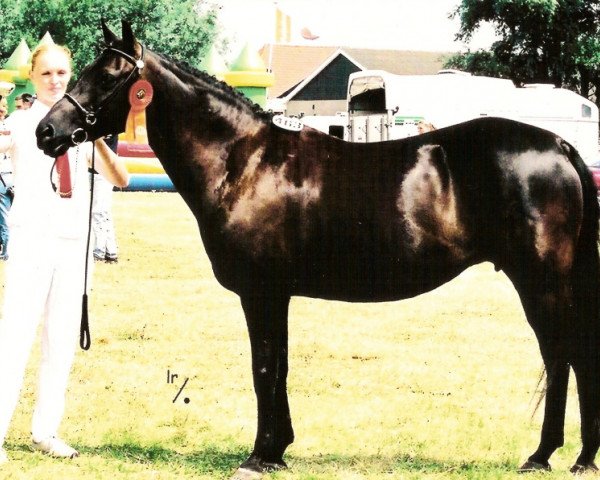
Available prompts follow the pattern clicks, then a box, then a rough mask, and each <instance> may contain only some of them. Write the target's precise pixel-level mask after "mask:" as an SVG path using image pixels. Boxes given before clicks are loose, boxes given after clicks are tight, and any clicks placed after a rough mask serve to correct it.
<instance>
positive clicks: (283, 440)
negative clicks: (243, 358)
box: [234, 293, 294, 478]
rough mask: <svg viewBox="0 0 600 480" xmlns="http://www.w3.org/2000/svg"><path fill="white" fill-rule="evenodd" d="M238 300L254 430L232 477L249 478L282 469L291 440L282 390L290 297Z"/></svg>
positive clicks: (284, 391)
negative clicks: (245, 336) (251, 443)
mask: <svg viewBox="0 0 600 480" xmlns="http://www.w3.org/2000/svg"><path fill="white" fill-rule="evenodd" d="M241 301H242V307H243V309H244V313H245V315H246V322H247V324H248V333H249V335H250V344H251V348H252V375H253V378H254V391H255V393H256V399H257V406H258V427H257V432H256V441H255V443H254V450H253V452H252V454H251V455H250V457H249V458H248V459H247V460H246V461H245V462H244V463H243V464H242V465H241V467H240V470H238V472H237V473H236V476H237V477H234V478H252V472H265V471H269V470H277V469H281V468H285V467H286V466H287V465H286V464H285V462H284V461H283V453H284V452H285V449H286V447H287V446H288V445H289V444H290V443H292V442H293V441H294V431H293V430H292V421H291V418H290V408H289V404H288V398H287V390H286V380H287V373H288V351H287V350H288V328H287V325H288V307H289V302H290V297H289V296H285V295H279V294H273V293H269V294H263V295H255V294H254V295H252V294H249V295H242V296H241ZM246 474H248V476H246V477H244V476H243V475H246Z"/></svg>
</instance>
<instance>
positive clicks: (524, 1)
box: [446, 0, 600, 105]
mask: <svg viewBox="0 0 600 480" xmlns="http://www.w3.org/2000/svg"><path fill="white" fill-rule="evenodd" d="M452 16H457V17H459V18H460V24H461V26H460V30H459V32H458V34H457V36H456V37H457V39H459V40H463V41H469V40H470V39H471V37H472V35H473V33H474V32H475V31H476V30H477V29H478V28H479V26H480V25H481V24H482V23H484V22H489V23H491V24H492V25H493V26H494V29H495V32H496V34H497V36H498V40H497V41H496V42H495V43H494V44H493V45H492V47H491V49H490V50H489V51H485V50H479V51H476V52H465V53H461V54H458V55H455V56H453V57H452V58H451V59H450V60H449V61H448V62H447V64H446V66H447V67H450V68H461V67H462V68H466V69H467V70H468V71H473V72H475V73H480V74H486V75H492V76H502V77H507V78H511V79H512V80H514V81H515V82H516V83H518V84H519V83H552V84H554V85H556V86H558V87H564V88H569V89H571V90H574V91H576V92H577V93H579V94H581V95H582V96H584V97H586V98H590V99H593V100H595V101H596V104H598V105H600V21H599V19H600V0H462V2H461V4H460V5H459V6H458V7H457V8H456V10H455V11H454V12H453V14H452Z"/></svg>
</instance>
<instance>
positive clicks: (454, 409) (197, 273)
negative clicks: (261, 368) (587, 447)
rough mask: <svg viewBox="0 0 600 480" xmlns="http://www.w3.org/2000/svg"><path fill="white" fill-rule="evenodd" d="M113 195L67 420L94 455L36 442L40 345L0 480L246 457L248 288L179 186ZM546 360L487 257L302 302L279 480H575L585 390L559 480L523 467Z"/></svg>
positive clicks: (249, 437)
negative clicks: (374, 292)
mask: <svg viewBox="0 0 600 480" xmlns="http://www.w3.org/2000/svg"><path fill="white" fill-rule="evenodd" d="M114 201H115V205H114V212H115V215H116V222H117V229H118V236H119V244H120V248H121V256H120V262H119V263H118V264H116V265H107V264H97V265H96V269H95V272H94V282H93V291H92V294H91V300H90V301H91V309H90V310H91V313H90V317H91V329H92V348H91V350H89V351H87V352H83V351H79V352H78V354H77V357H76V361H75V365H74V369H73V373H72V376H71V383H70V387H69V393H68V403H67V411H66V416H65V419H64V422H63V426H62V430H61V434H62V436H63V437H64V438H65V439H67V440H69V441H70V442H72V443H73V444H74V445H75V446H76V447H77V448H78V449H79V450H80V451H81V452H82V456H81V457H79V458H77V459H75V460H73V461H61V460H55V459H50V458H47V457H45V456H42V455H40V454H38V453H32V452H31V450H30V447H29V426H30V416H31V410H32V403H33V393H34V389H35V380H36V379H35V372H36V369H35V366H36V363H37V358H38V355H39V353H38V349H37V344H36V349H35V350H34V352H33V355H32V360H31V362H30V367H28V371H27V377H26V383H25V387H24V391H23V394H22V401H21V403H20V405H19V407H18V409H17V411H16V414H15V418H14V420H13V423H12V427H11V430H10V432H9V436H8V439H7V450H8V453H9V456H10V457H11V459H12V461H11V462H9V463H8V464H7V465H5V466H2V467H0V478H2V479H5V478H7V479H28V480H29V479H78V480H79V479H84V480H85V479H114V480H121V479H127V480H129V479H140V480H141V479H224V478H228V476H230V475H231V473H232V472H233V471H234V470H235V468H236V467H237V465H238V464H239V463H240V462H241V461H243V460H244V459H245V458H246V456H247V455H248V454H249V452H250V449H251V446H252V444H253V441H254V434H255V422H256V411H255V410H256V407H255V398H254V393H253V390H252V378H251V371H250V352H249V342H248V339H247V333H246V329H245V323H244V319H243V316H242V311H241V308H240V306H239V302H238V298H237V296H235V295H234V294H232V293H230V292H228V291H226V290H224V289H223V288H222V287H221V286H220V285H219V284H218V283H217V282H216V280H215V279H214V277H213V275H212V271H211V268H210V263H209V261H208V259H207V257H206V255H205V253H204V249H203V247H202V244H201V241H200V238H199V235H198V231H197V227H196V224H195V222H194V219H193V217H192V215H191V214H190V213H189V211H188V210H187V208H186V207H185V205H184V204H183V201H182V200H181V198H180V197H179V196H178V195H177V194H172V193H116V194H115V196H114ZM1 268H2V267H0V278H3V277H1V275H2V274H3V271H2V270H1ZM408 273H409V272H407V274H408ZM73 334H74V335H76V334H77V332H73ZM540 369H541V359H540V356H539V353H538V350H537V344H536V342H535V339H534V337H533V334H532V332H531V330H530V329H529V327H528V326H527V324H526V322H525V319H524V315H523V312H522V309H521V307H520V304H519V301H518V298H517V295H516V293H515V291H514V289H513V288H512V286H511V284H510V283H509V282H508V280H507V279H506V277H505V276H504V275H503V274H501V273H496V272H494V270H493V268H492V266H491V265H489V264H484V265H480V266H477V267H475V268H472V269H470V270H468V271H466V272H464V273H463V274H462V275H461V276H460V277H459V278H457V279H455V280H454V281H453V282H451V283H449V284H447V285H445V286H444V287H442V288H439V289H437V290H436V291H434V292H431V293H429V294H426V295H423V296H421V297H418V298H416V299H413V300H409V301H404V302H396V303H383V304H370V305H366V304H344V303H338V302H325V301H319V300H313V299H304V298H295V299H293V301H292V306H291V311H290V376H289V381H288V384H289V395H290V405H291V411H292V417H293V420H294V428H295V432H296V441H295V443H294V444H293V445H291V446H290V447H289V448H288V451H287V455H286V460H287V462H288V464H289V466H290V469H289V470H287V471H284V472H278V473H274V474H271V475H270V476H268V477H267V478H271V479H295V480H300V479H302V480H309V479H344V480H345V479H350V480H352V479H386V478H389V479H392V478H394V479H398V478H400V479H440V478H444V479H445V478H449V479H459V478H460V479H462V478H467V479H494V478H498V479H510V478H513V479H516V478H520V479H523V478H527V479H529V478H544V479H555V478H571V475H570V474H568V473H567V470H568V467H570V465H571V464H572V463H573V462H574V460H575V458H576V456H577V453H578V450H579V447H580V441H579V433H578V432H579V422H578V410H577V401H576V395H575V392H574V389H573V386H571V388H570V392H569V405H568V412H567V438H566V445H565V446H564V447H563V448H562V449H560V450H559V451H558V452H557V453H556V454H555V456H554V457H553V459H552V464H553V467H554V469H555V471H554V473H552V474H546V475H531V476H527V477H522V476H518V475H517V474H516V473H515V469H516V468H517V467H518V465H519V464H520V463H521V462H522V461H523V460H525V459H526V457H527V456H528V455H529V454H530V453H532V451H533V450H534V449H535V447H536V446H537V441H538V438H539V430H540V423H541V412H537V413H536V414H535V415H534V404H535V400H532V399H535V398H536V393H535V388H536V385H537V380H538V376H539V373H540ZM168 374H169V377H168ZM172 374H177V375H178V377H171V376H170V375H172ZM168 378H169V379H171V378H172V380H173V381H172V383H168V381H167V379H168ZM185 379H188V382H187V384H186V385H185V387H184V389H183V390H182V391H181V393H180V395H179V397H178V398H177V400H176V401H175V402H173V399H174V398H175V396H176V395H177V393H178V391H179V390H180V388H181V386H182V385H183V383H184V381H185ZM572 383H574V382H573V381H572ZM185 399H188V400H189V403H185V401H184V400H185Z"/></svg>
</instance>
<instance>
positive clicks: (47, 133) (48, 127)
mask: <svg viewBox="0 0 600 480" xmlns="http://www.w3.org/2000/svg"><path fill="white" fill-rule="evenodd" d="M42 135H44V136H45V137H53V136H54V127H53V126H52V124H51V123H49V124H48V125H46V127H45V128H44V129H43V130H42Z"/></svg>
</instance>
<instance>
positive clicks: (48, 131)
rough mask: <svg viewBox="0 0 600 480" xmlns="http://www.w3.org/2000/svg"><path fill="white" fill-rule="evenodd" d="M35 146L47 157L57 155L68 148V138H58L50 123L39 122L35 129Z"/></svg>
mask: <svg viewBox="0 0 600 480" xmlns="http://www.w3.org/2000/svg"><path fill="white" fill-rule="evenodd" d="M35 136H36V138H37V146H38V148H39V149H40V150H42V151H43V152H44V153H45V154H46V155H48V156H49V157H58V156H59V155H62V154H63V153H65V152H66V151H67V149H68V148H69V143H68V140H67V139H65V140H66V141H65V140H63V141H61V140H59V138H58V137H57V136H56V133H55V129H54V126H53V125H52V124H51V123H45V122H43V121H42V122H40V124H39V125H38V127H37V128H36V130H35Z"/></svg>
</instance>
